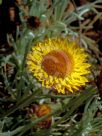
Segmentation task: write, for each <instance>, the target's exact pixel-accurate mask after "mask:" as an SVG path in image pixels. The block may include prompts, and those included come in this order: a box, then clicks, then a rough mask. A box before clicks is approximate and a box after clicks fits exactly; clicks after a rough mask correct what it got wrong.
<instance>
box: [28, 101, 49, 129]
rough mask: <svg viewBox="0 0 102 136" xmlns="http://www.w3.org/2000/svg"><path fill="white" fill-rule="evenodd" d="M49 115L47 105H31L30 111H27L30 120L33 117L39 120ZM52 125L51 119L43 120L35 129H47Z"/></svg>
mask: <svg viewBox="0 0 102 136" xmlns="http://www.w3.org/2000/svg"><path fill="white" fill-rule="evenodd" d="M49 113H51V108H50V107H49V106H48V105H47V104H42V105H33V106H32V107H31V108H30V110H28V115H29V117H30V118H32V117H33V119H34V115H35V116H36V117H37V118H41V117H43V116H45V115H47V114H49ZM51 123H52V117H49V118H47V119H45V120H44V121H42V122H40V123H38V125H37V127H39V128H49V127H50V126H51Z"/></svg>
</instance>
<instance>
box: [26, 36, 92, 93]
mask: <svg viewBox="0 0 102 136" xmlns="http://www.w3.org/2000/svg"><path fill="white" fill-rule="evenodd" d="M87 57H88V55H87V54H86V53H85V51H84V49H83V48H80V47H79V46H78V45H77V42H76V41H73V40H72V39H71V38H48V39H45V40H44V41H42V42H38V43H37V44H36V45H35V46H33V47H32V51H31V52H30V53H28V55H27V66H28V70H29V71H30V72H32V74H33V76H34V77H36V78H37V79H38V80H39V81H40V82H42V86H45V87H46V88H52V89H55V90H57V92H58V93H62V94H65V93H66V92H72V93H73V92H75V91H77V90H79V87H81V86H84V85H85V83H86V82H88V79H87V77H86V75H87V74H89V73H90V70H89V67H90V64H88V63H87V62H86V61H87Z"/></svg>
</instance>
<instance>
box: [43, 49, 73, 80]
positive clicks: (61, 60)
mask: <svg viewBox="0 0 102 136" xmlns="http://www.w3.org/2000/svg"><path fill="white" fill-rule="evenodd" d="M42 68H43V69H44V71H46V73H47V74H49V75H52V76H56V77H62V78H63V77H65V76H66V74H69V73H70V72H71V69H72V61H71V59H70V56H69V55H68V54H67V53H66V52H64V51H56V50H53V51H51V52H50V53H48V54H47V55H45V56H44V57H43V59H42Z"/></svg>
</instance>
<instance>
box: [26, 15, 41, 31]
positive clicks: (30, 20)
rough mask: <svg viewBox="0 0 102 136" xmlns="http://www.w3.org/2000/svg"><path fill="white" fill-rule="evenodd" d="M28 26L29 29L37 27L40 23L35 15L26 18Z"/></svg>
mask: <svg viewBox="0 0 102 136" xmlns="http://www.w3.org/2000/svg"><path fill="white" fill-rule="evenodd" d="M27 24H28V27H29V28H31V29H37V28H38V27H39V26H40V25H41V22H40V19H39V18H38V17H36V16H31V17H29V18H28V19H27Z"/></svg>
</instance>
